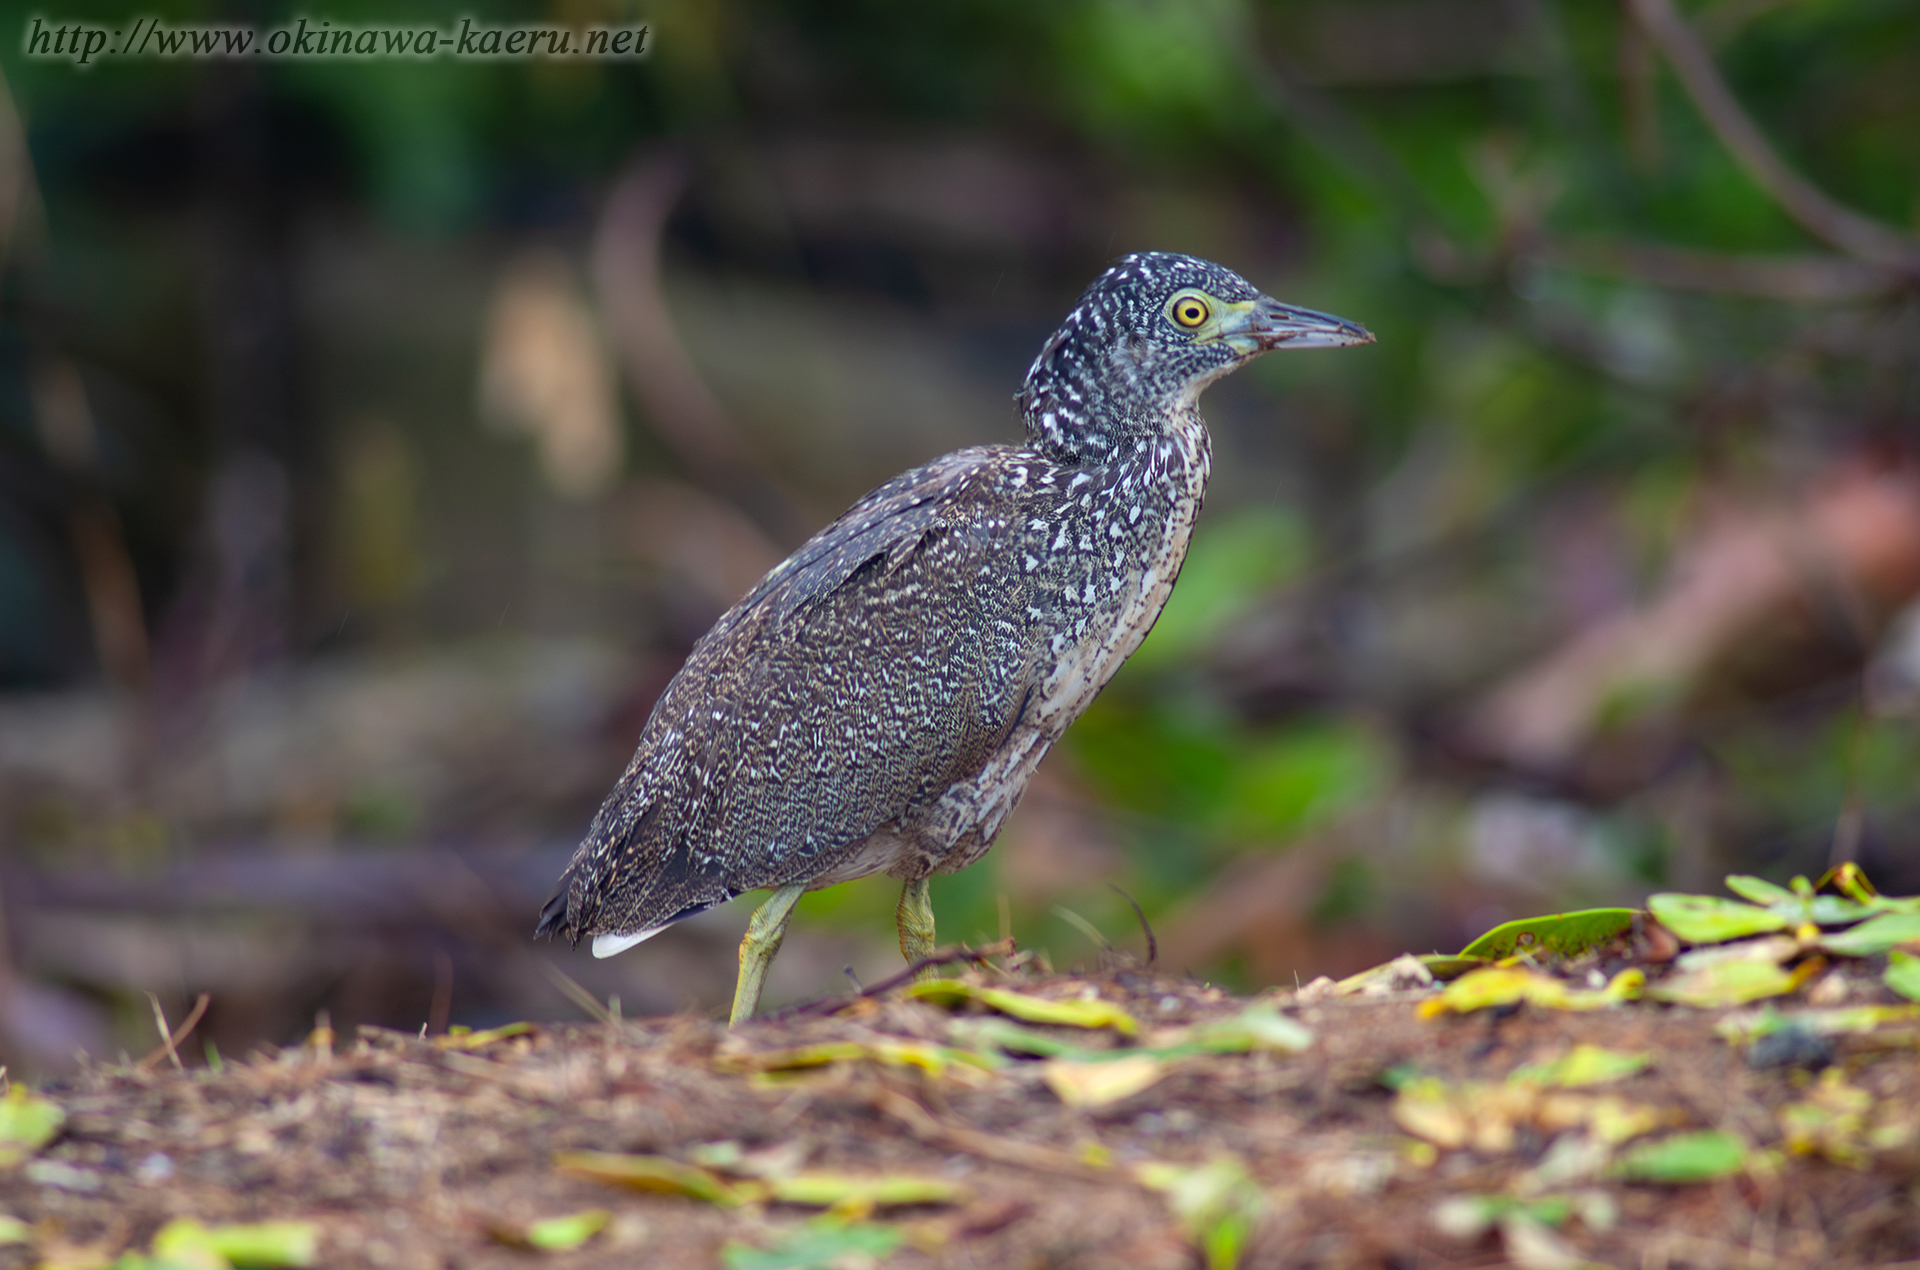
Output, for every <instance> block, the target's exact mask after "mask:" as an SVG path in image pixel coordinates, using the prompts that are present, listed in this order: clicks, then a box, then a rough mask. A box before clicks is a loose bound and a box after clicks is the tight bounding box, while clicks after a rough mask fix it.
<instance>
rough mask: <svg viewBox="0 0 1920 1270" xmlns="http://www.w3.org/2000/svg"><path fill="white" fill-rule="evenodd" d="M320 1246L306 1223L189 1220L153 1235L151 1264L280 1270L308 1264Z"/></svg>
mask: <svg viewBox="0 0 1920 1270" xmlns="http://www.w3.org/2000/svg"><path fill="white" fill-rule="evenodd" d="M319 1243H320V1228H319V1227H318V1226H316V1225H314V1224H313V1223H312V1222H307V1221H267V1222H252V1223H248V1224H246V1225H238V1226H205V1225H202V1224H201V1223H199V1222H197V1221H195V1220H193V1219H192V1218H191V1217H180V1218H176V1219H174V1220H173V1221H170V1222H168V1223H167V1224H166V1225H165V1226H162V1227H161V1228H160V1230H159V1232H158V1233H156V1234H155V1235H154V1237H153V1261H154V1262H155V1263H158V1264H159V1265H162V1266H214V1267H228V1266H232V1267H239V1268H240V1270H282V1267H290V1266H310V1265H312V1264H313V1261H314V1258H315V1256H317V1255H318V1252H319Z"/></svg>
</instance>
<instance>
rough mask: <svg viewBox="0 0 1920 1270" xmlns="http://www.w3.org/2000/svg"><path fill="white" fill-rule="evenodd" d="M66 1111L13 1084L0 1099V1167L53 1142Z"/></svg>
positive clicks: (64, 1121)
mask: <svg viewBox="0 0 1920 1270" xmlns="http://www.w3.org/2000/svg"><path fill="white" fill-rule="evenodd" d="M66 1122H67V1113H66V1112H64V1111H62V1110H61V1109H60V1106H59V1104H58V1103H55V1102H53V1101H52V1100H50V1099H47V1098H41V1097H39V1096H37V1095H36V1094H34V1093H32V1092H31V1091H30V1090H28V1088H27V1087H26V1086H25V1085H21V1084H15V1085H13V1086H12V1087H11V1088H10V1089H8V1090H7V1096H6V1097H5V1098H0V1168H5V1167H7V1166H9V1165H14V1164H18V1163H19V1162H20V1161H22V1160H24V1159H26V1158H27V1157H28V1156H30V1155H32V1154H33V1153H34V1152H35V1151H38V1150H39V1149H40V1148H41V1147H43V1146H45V1145H47V1143H49V1142H51V1141H53V1139H54V1135H56V1134H58V1133H59V1132H60V1126H61V1125H63V1124H65V1123H66Z"/></svg>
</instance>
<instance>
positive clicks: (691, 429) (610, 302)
mask: <svg viewBox="0 0 1920 1270" xmlns="http://www.w3.org/2000/svg"><path fill="white" fill-rule="evenodd" d="M686 183H687V174H686V165H685V163H684V162H683V161H682V160H681V158H680V157H679V156H678V155H677V154H675V153H673V152H672V151H670V150H660V149H653V150H646V151H643V152H642V153H641V154H640V155H638V156H636V157H635V159H634V160H633V161H632V162H631V163H630V164H629V165H628V167H627V169H626V171H625V172H624V173H623V174H622V175H621V177H620V179H619V181H618V182H617V183H615V185H614V187H613V192H612V193H611V194H610V195H609V196H608V198H607V203H606V207H605V209H604V210H603V211H602V212H601V216H600V224H599V227H598V229H597V230H596V231H595V234H594V242H593V274H594V282H595V285H596V288H597V289H598V292H599V299H600V308H601V311H602V312H603V313H604V314H605V315H606V318H607V325H608V328H609V334H610V335H611V337H612V340H613V343H614V347H615V349H616V351H617V352H618V354H619V356H620V359H621V364H622V365H623V366H624V367H625V369H626V374H627V383H628V385H629V386H630V387H631V388H632V389H633V394H634V396H635V397H636V398H638V399H639V401H640V403H641V405H642V406H643V407H644V408H645V410H646V413H647V419H648V421H649V422H650V423H651V424H652V425H653V428H654V430H655V431H656V432H657V433H658V434H659V436H660V438H661V439H662V440H663V441H665V442H666V443H667V444H668V445H669V446H670V447H672V449H673V451H674V453H675V454H676V455H678V456H679V458H680V460H681V462H683V463H685V464H686V465H687V468H688V470H689V471H690V472H691V473H692V474H693V475H694V476H695V477H696V478H697V479H698V480H699V481H700V482H701V483H702V484H704V485H706V486H707V487H708V488H709V489H711V490H713V491H714V492H715V493H718V494H720V495H722V496H724V497H727V498H731V499H733V500H734V501H735V502H736V503H738V504H739V505H740V506H741V507H743V508H744V509H745V510H746V511H747V512H748V514H749V515H751V516H753V517H754V519H755V520H757V521H758V522H759V523H760V524H761V525H762V526H763V527H764V528H765V529H767V530H768V531H769V532H770V533H771V534H772V535H773V536H774V538H775V539H777V540H779V541H782V542H788V543H791V542H797V541H798V540H800V539H801V538H804V537H805V536H806V535H807V533H808V532H810V530H811V528H812V524H813V520H814V518H813V517H811V516H809V515H808V514H807V513H806V511H805V509H804V508H802V507H801V506H800V504H799V503H798V502H797V501H796V500H795V499H794V497H793V496H792V495H791V494H790V493H788V492H787V491H786V490H785V489H784V488H783V487H782V486H781V485H780V483H779V482H778V481H776V480H775V479H774V477H773V475H772V474H771V473H770V472H768V471H767V470H766V467H765V465H764V464H763V463H762V462H761V461H760V458H759V456H758V455H756V454H755V453H754V452H753V449H752V447H751V446H749V445H748V444H747V442H746V441H745V439H743V438H742V437H741V436H740V434H739V432H738V431H737V430H736V429H735V428H734V426H733V423H732V421H731V420H730V419H729V418H728V417H727V412H726V409H725V407H723V406H722V405H721V404H720V402H719V400H718V399H717V398H716V397H715V396H714V395H713V392H712V390H711V389H709V388H708V387H707V385H706V382H705V381H704V380H703V379H701V377H700V372H699V371H698V370H697V369H696V368H695V367H694V364H693V360H692V359H691V358H690V357H688V356H687V351H686V347H685V346H684V345H683V344H682V343H681V342H680V337H679V335H678V333H677V332H676V331H675V329H674V325H673V315H672V314H671V313H670V312H669V311H668V309H667V301H666V295H665V293H664V291H663V289H662V287H661V277H660V247H661V239H662V237H663V236H664V234H665V231H666V226H667V218H668V216H669V215H670V214H671V213H672V211H673V207H674V204H675V203H677V202H678V201H679V199H680V194H681V191H682V190H684V189H685V188H686Z"/></svg>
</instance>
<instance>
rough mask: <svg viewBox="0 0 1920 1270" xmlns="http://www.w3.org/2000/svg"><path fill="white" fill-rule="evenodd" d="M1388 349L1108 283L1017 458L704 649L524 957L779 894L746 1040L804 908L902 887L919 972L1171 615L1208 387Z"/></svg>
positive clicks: (979, 464)
mask: <svg viewBox="0 0 1920 1270" xmlns="http://www.w3.org/2000/svg"><path fill="white" fill-rule="evenodd" d="M1373 340H1374V337H1373V335H1372V334H1371V333H1370V332H1368V331H1367V330H1366V329H1365V328H1364V327H1361V326H1359V325H1357V324H1356V323H1353V322H1350V321H1347V320H1346V319H1344V318H1339V317H1334V316H1332V315H1330V314H1326V313H1320V312H1316V311H1314V310H1312V309H1304V308H1297V307H1294V306H1292V305H1287V304H1282V303H1281V302H1279V301H1278V300H1274V299H1271V298H1269V297H1268V296H1266V295H1264V294H1263V293H1262V292H1261V291H1260V290H1259V289H1258V288H1256V287H1254V286H1253V284H1251V283H1249V282H1248V281H1247V280H1246V279H1245V278H1243V277H1241V276H1240V275H1239V274H1237V273H1235V272H1233V271H1232V270H1230V269H1227V268H1225V267H1224V266H1221V265H1217V264H1214V263H1212V262H1210V261H1206V260H1202V259H1199V258H1197V257H1193V256H1188V255H1181V254H1176V253H1171V252H1158V251H1149V252H1136V253H1134V254H1131V255H1128V256H1124V257H1122V258H1120V259H1119V260H1117V261H1115V262H1114V263H1113V264H1112V265H1111V266H1110V267H1109V268H1107V269H1106V270H1105V272H1103V273H1102V274H1100V276H1099V277H1098V278H1096V279H1095V280H1094V282H1093V283H1092V284H1091V285H1090V286H1089V287H1088V288H1087V290H1086V292H1085V293H1084V294H1083V295H1082V296H1081V297H1080V300H1079V302H1078V303H1077V304H1076V305H1075V307H1074V308H1073V310H1072V311H1071V312H1070V313H1068V314H1067V316H1066V318H1065V319H1064V320H1063V321H1062V322H1061V324H1060V327H1059V329H1058V330H1056V331H1055V332H1054V333H1053V335H1052V336H1051V337H1049V338H1048V339H1047V340H1046V341H1045V343H1044V344H1043V345H1042V347H1041V349H1040V352H1039V355H1038V356H1037V357H1036V358H1035V359H1034V361H1033V364H1032V366H1031V368H1030V369H1029V370H1028V371H1027V374H1026V378H1025V381H1024V383H1023V384H1022V387H1021V389H1020V391H1019V392H1018V393H1017V394H1016V395H1015V401H1016V403H1017V404H1018V407H1019V410H1020V415H1021V419H1022V421H1023V423H1024V425H1025V431H1026V437H1025V441H1024V443H1023V444H1018V445H983V446H975V447H972V448H970V449H964V450H959V451H957V452H955V453H952V454H948V455H945V456H943V457H941V458H936V459H934V460H933V461H932V462H930V463H927V464H926V465H924V466H922V467H918V468H915V469H913V470H912V471H909V472H906V473H904V474H902V475H900V476H897V477H895V478H894V479H893V480H890V481H888V482H886V483H885V484H883V485H881V486H880V487H879V488H877V489H875V490H873V491H872V492H871V493H869V494H867V495H866V496H865V497H864V498H861V499H860V500H859V501H858V502H856V503H854V505H853V506H852V507H850V508H849V509H848V510H847V511H846V512H845V513H844V514H842V515H841V516H840V517H839V519H837V520H835V521H834V522H833V523H831V524H830V525H828V526H827V527H826V528H825V529H823V530H821V531H820V532H819V533H818V534H816V535H814V537H813V538H812V539H810V540H809V541H808V542H807V543H805V544H804V545H803V546H801V547H800V548H799V550H797V551H795V552H794V553H793V554H792V555H791V556H789V557H788V558H787V559H786V560H784V561H782V562H781V563H780V564H778V565H776V566H774V568H773V569H772V571H771V572H769V573H768V574H767V575H766V577H765V578H763V579H762V580H761V581H760V582H759V584H758V585H756V586H755V587H754V588H753V589H752V590H751V591H749V592H748V593H747V595H746V596H745V597H744V598H743V599H741V600H740V602H739V603H737V604H735V605H734V606H733V607H732V608H731V609H729V610H728V611H727V612H726V613H725V614H723V615H722V616H721V617H720V618H719V620H718V621H716V622H715V623H714V625H713V628H712V629H711V630H710V631H708V632H707V634H706V635H705V636H703V637H702V638H701V639H700V640H699V641H698V642H697V643H696V644H695V645H694V648H693V650H692V652H691V653H689V654H688V656H687V659H686V661H685V663H684V664H683V665H682V667H681V669H680V671H679V672H678V673H677V674H676V675H675V676H674V678H673V679H672V681H671V682H670V683H669V684H668V686H667V687H666V689H665V691H664V692H663V693H662V694H661V696H660V697H659V699H658V700H657V701H656V703H655V705H654V707H653V711H652V713H651V715H650V716H649V717H648V719H647V722H646V724H645V726H644V727H643V729H642V731H641V734H640V741H639V746H638V748H637V749H636V751H635V753H634V756H633V759H632V761H631V762H630V763H629V764H628V765H627V767H626V770H625V771H624V772H623V773H622V774H621V776H620V778H619V780H618V781H617V782H616V784H615V785H614V788H613V790H612V792H611V793H609V794H608V796H607V798H606V800H605V802H604V803H603V804H602V805H601V807H600V809H599V811H598V812H597V813H596V814H595V816H594V817H593V820H592V823H591V824H590V825H589V827H588V829H587V832H586V835H585V837H584V839H583V840H582V841H581V843H580V845H579V847H578V849H577V850H576V851H575V852H574V854H573V856H572V858H571V859H570V860H569V862H568V864H567V866H566V869H565V871H564V872H563V874H562V875H561V878H560V881H559V885H558V889H557V890H556V892H555V894H554V896H553V898H552V899H550V900H549V901H548V902H547V904H546V905H545V907H544V908H543V909H542V910H541V914H540V920H539V923H538V925H537V927H536V929H535V936H536V937H540V936H548V937H555V936H558V937H564V938H567V939H569V940H570V941H571V942H572V943H573V944H574V945H575V946H577V945H578V944H579V941H580V940H581V939H583V938H586V937H589V936H591V937H592V941H593V943H592V950H593V954H594V956H596V957H610V956H613V955H615V954H616V953H620V952H624V951H625V950H627V949H629V948H631V947H633V946H634V945H636V944H639V943H640V942H642V941H643V940H646V939H649V938H651V937H652V936H654V935H656V934H658V933H659V932H660V931H662V930H664V929H665V928H666V927H668V926H670V925H672V924H673V923H675V922H678V921H682V920H684V919H686V918H688V917H692V916H693V915H695V914H697V913H701V912H704V911H706V910H707V909H710V908H713V907H714V906H715V905H718V904H722V903H725V902H726V901H728V900H731V899H733V898H734V897H735V896H737V895H740V894H743V893H745V892H748V891H757V890H769V889H770V890H772V892H773V894H772V896H771V897H770V898H769V899H767V900H766V901H765V903H764V904H763V905H762V906H761V907H760V908H759V909H758V910H757V911H756V912H755V914H754V915H753V917H752V919H751V920H750V922H749V924H748V927H747V933H746V937H745V938H744V939H743V940H742V941H741V944H740V970H739V976H738V978H737V980H736V983H735V989H734V998H733V1007H732V1010H731V1013H730V1024H731V1025H736V1026H737V1025H739V1024H740V1023H742V1022H743V1021H745V1020H746V1019H749V1018H751V1017H752V1016H753V1014H754V1012H755V1010H756V1009H757V1008H758V1004H759V999H760V992H761V986H762V983H763V981H764V978H765V975H766V970H767V967H768V965H769V964H770V963H771V962H772V960H773V958H774V955H775V954H776V953H777V952H778V950H779V947H780V943H781V940H782V938H783V936H784V935H785V932H786V927H787V923H788V920H789V918H790V917H791V915H792V912H793V907H794V904H795V903H796V902H797V901H798V900H799V898H800V896H801V895H802V894H803V893H805V892H807V891H810V890H817V889H819V888H822V887H828V886H832V885H835V884H837V883H840V882H847V881H851V880H853V879H855V878H860V877H866V876H868V875H871V874H875V873H887V874H891V875H892V876H894V877H896V878H898V879H900V881H901V882H902V883H903V885H902V888H901V896H900V903H899V906H898V910H897V913H896V921H897V924H898V927H899V935H900V949H901V952H902V954H903V955H904V956H905V957H906V959H907V961H908V962H909V964H914V963H918V962H921V961H923V960H924V959H926V958H927V957H928V956H930V955H931V954H932V952H933V949H934V920H933V911H932V907H931V904H930V899H929V889H928V888H929V878H930V877H931V876H932V875H933V874H934V873H941V872H949V873H950V872H956V871H958V870H960V869H962V868H965V867H966V866H967V865H969V864H972V863H974V862H975V861H977V860H978V859H980V858H981V857H982V856H983V855H985V854H986V852H987V849H988V848H989V847H990V846H991V845H992V842H993V839H994V836H995V835H996V834H997V833H998V832H999V830H1000V827H1001V826H1002V825H1003V824H1004V823H1005V822H1006V819H1007V816H1008V815H1009V813H1011V812H1012V811H1013V809H1014V806H1015V804H1016V803H1017V802H1018V801H1019V799H1020V795H1021V794H1022V792H1024V790H1025V789H1026V787H1027V784H1028V782H1029V781H1030V780H1031V779H1032V777H1033V773H1034V770H1035V768H1036V767H1037V766H1038V765H1039V763H1040V760H1041V758H1042V757H1043V756H1045V755H1046V753H1047V751H1048V750H1049V748H1050V747H1052V745H1053V744H1054V743H1055V742H1056V741H1058V740H1059V739H1060V736H1061V734H1062V733H1063V732H1065V731H1066V729H1067V725H1068V724H1070V723H1072V722H1073V720H1074V719H1075V718H1077V717H1078V716H1079V715H1080V713H1081V712H1082V711H1083V710H1085V709H1086V707H1087V705H1088V704H1089V703H1090V702H1091V701H1092V700H1093V698H1094V696H1095V694H1097V693H1098V692H1099V691H1100V689H1101V688H1102V687H1103V686H1104V685H1105V684H1106V683H1107V681H1108V680H1109V679H1111V678H1112V677H1113V675H1114V673H1115V672H1116V671H1117V670H1119V668H1120V665H1121V663H1122V662H1124V661H1125V660H1126V659H1127V657H1128V656H1129V655H1131V654H1132V652H1133V651H1134V649H1136V648H1138V647H1139V646H1140V643H1141V641H1142V640H1143V639H1144V638H1145V637H1146V635H1147V632H1148V631H1149V629H1151V627H1152V626H1153V624H1154V621H1155V619H1156V618H1157V617H1158V616H1159V614H1160V611H1161V609H1162V608H1163V607H1164V606H1165V604H1166V602H1167V597H1168V595H1169V594H1170V593H1171V591H1172V589H1173V586H1174V582H1175V580H1176V578H1177V577H1178V575H1179V572H1180V566H1181V563H1182V561H1183V560H1184V559H1185V557H1186V553H1187V544H1188V541H1189V539H1190V537H1191V535H1192V532H1193V527H1194V521H1195V518H1196V517H1197V516H1198V514H1199V511H1200V504H1201V499H1202V497H1203V495H1204V494H1205V491H1206V486H1207V476H1208V471H1209V467H1210V463H1211V440H1210V438H1209V436H1208V433H1207V428H1206V424H1205V423H1204V421H1203V420H1202V419H1201V417H1200V410H1199V404H1198V403H1199V397H1200V393H1201V391H1202V390H1203V389H1205V388H1206V387H1207V386H1208V385H1209V384H1212V383H1213V382H1214V381H1216V380H1218V379H1220V378H1221V377H1222V376H1224V375H1226V374H1227V373H1229V372H1231V371H1233V370H1235V369H1237V368H1238V367H1240V366H1243V365H1245V364H1247V363H1248V362H1250V361H1252V360H1253V359H1255V358H1257V357H1259V356H1260V355H1261V354H1263V353H1266V352H1269V351H1271V350H1274V349H1286V348H1316V347H1332V346H1340V345H1352V344H1370V343H1372V342H1373Z"/></svg>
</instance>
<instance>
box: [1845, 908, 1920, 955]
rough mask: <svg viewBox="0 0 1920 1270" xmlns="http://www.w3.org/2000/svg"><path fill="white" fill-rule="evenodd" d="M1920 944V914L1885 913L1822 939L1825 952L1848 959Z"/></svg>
mask: <svg viewBox="0 0 1920 1270" xmlns="http://www.w3.org/2000/svg"><path fill="white" fill-rule="evenodd" d="M1914 943H1920V913H1882V914H1880V915H1879V916H1878V917H1870V918H1868V919H1867V920H1866V921H1864V922H1861V923H1860V924H1859V925H1858V926H1855V927H1853V928H1852V929H1850V930H1843V931H1841V932H1839V933H1838V934H1834V935H1823V936H1821V938H1820V948H1821V951H1823V952H1830V953H1839V954H1841V955H1842V956H1845V957H1872V956H1875V955H1876V954H1879V953H1883V952H1886V951H1888V950H1889V949H1892V948H1897V947H1899V946H1900V945H1902V944H1914Z"/></svg>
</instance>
